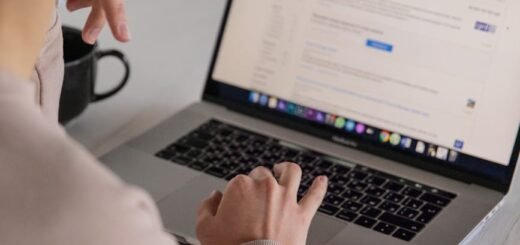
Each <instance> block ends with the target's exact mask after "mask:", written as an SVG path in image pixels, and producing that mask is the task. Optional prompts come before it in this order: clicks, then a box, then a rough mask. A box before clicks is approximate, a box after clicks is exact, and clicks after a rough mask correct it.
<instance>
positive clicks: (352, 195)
mask: <svg viewBox="0 0 520 245" xmlns="http://www.w3.org/2000/svg"><path fill="white" fill-rule="evenodd" d="M341 196H342V197H344V198H347V199H350V200H358V199H360V198H361V197H363V193H361V192H358V191H355V190H351V189H347V190H346V191H345V192H343V194H341Z"/></svg>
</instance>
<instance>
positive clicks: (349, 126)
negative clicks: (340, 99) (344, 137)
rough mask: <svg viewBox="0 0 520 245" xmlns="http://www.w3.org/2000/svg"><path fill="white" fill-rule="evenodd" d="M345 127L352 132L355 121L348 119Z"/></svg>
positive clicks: (354, 127)
mask: <svg viewBox="0 0 520 245" xmlns="http://www.w3.org/2000/svg"><path fill="white" fill-rule="evenodd" d="M345 129H346V130H347V131H349V132H353V131H354V130H355V129H356V123H355V122H354V121H351V120H348V121H347V123H346V125H345Z"/></svg>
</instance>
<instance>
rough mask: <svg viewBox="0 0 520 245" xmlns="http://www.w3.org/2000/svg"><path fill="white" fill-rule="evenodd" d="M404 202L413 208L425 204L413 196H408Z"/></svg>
mask: <svg viewBox="0 0 520 245" xmlns="http://www.w3.org/2000/svg"><path fill="white" fill-rule="evenodd" d="M403 204H404V205H405V206H407V207H409V208H412V209H419V208H420V207H421V206H422V205H423V204H424V202H423V201H419V200H417V199H413V198H407V199H406V200H404V202H403Z"/></svg>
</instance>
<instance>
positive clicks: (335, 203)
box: [324, 194, 345, 206]
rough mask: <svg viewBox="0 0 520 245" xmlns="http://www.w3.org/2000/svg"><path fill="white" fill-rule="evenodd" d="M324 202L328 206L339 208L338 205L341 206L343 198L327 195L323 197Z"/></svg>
mask: <svg viewBox="0 0 520 245" xmlns="http://www.w3.org/2000/svg"><path fill="white" fill-rule="evenodd" d="M324 201H325V202H326V203H328V204H330V205H333V206H339V205H341V204H342V203H343V202H344V201H345V198H343V197H339V196H336V195H332V194H328V195H327V196H326V197H325V200H324Z"/></svg>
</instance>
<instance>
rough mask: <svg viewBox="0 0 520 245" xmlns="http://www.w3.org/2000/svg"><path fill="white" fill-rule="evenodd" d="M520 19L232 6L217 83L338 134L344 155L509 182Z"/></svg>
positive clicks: (462, 9)
mask: <svg viewBox="0 0 520 245" xmlns="http://www.w3.org/2000/svg"><path fill="white" fill-rule="evenodd" d="M515 9H516V10H518V11H520V2H518V1H513V0H481V1H474V0H460V1H453V0H437V1H430V0H413V1H411V0H256V1H254V0H241V1H231V4H230V6H229V9H228V15H227V20H226V24H225V27H224V29H223V31H222V38H221V41H220V45H219V48H218V52H217V55H216V58H215V63H214V65H213V70H212V73H211V80H213V81H214V82H218V83H220V84H221V85H222V86H225V87H226V88H228V87H229V88H230V89H231V88H233V89H235V90H233V91H241V92H240V94H241V96H242V97H243V98H242V102H243V103H248V104H250V106H252V107H263V108H264V110H272V111H273V113H275V112H276V113H284V114H287V115H290V116H293V117H295V118H299V120H302V119H304V120H307V121H312V122H313V123H315V124H317V125H320V127H324V128H325V127H328V128H329V129H334V130H336V131H337V136H335V137H333V139H334V140H336V141H338V142H340V143H341V142H342V141H343V143H345V142H347V143H348V142H350V139H355V140H357V141H359V142H370V144H371V145H375V146H380V147H386V148H388V149H392V150H395V151H398V152H400V153H404V154H408V155H412V156H414V157H417V158H421V159H424V160H426V161H430V162H435V163H439V164H445V165H453V166H461V167H464V168H467V169H471V170H475V171H477V172H478V171H480V172H483V173H481V174H484V175H493V174H494V175H496V176H498V175H500V174H504V173H505V172H507V171H505V170H506V169H509V168H508V166H509V165H511V164H514V163H513V159H515V158H516V156H515V155H517V154H518V152H514V150H515V149H514V148H515V144H517V137H518V135H519V134H518V133H519V125H520V15H518V14H516V12H517V11H513V10H515ZM222 89H224V88H222ZM230 91H231V90H230ZM230 91H228V92H230ZM236 93H239V92H236ZM235 97H236V98H238V97H240V96H238V95H237V94H235ZM352 145H355V144H352ZM501 171H502V172H501Z"/></svg>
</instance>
